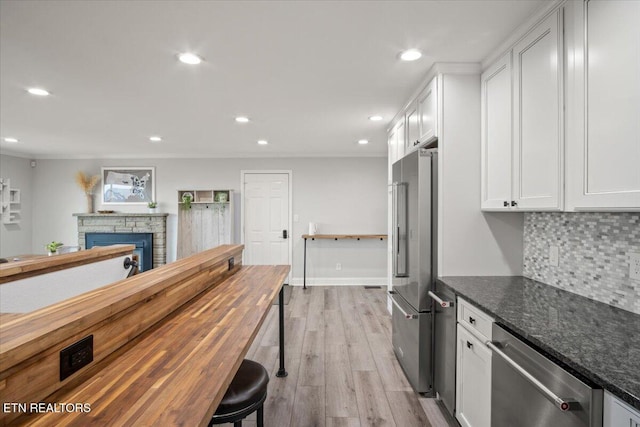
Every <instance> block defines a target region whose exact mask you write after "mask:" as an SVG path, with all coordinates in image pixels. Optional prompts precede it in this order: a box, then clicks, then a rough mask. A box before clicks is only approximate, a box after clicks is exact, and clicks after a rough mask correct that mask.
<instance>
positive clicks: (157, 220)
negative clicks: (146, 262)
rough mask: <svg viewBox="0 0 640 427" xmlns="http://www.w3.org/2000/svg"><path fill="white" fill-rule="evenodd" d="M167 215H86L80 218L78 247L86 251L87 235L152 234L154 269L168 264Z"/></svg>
mask: <svg viewBox="0 0 640 427" xmlns="http://www.w3.org/2000/svg"><path fill="white" fill-rule="evenodd" d="M168 215H169V214H166V213H153V214H152V213H112V214H98V213H95V214H84V213H78V214H73V216H75V217H77V218H78V245H80V247H81V248H82V249H86V247H87V242H86V234H87V233H114V234H128V235H130V234H132V233H151V234H152V242H153V243H152V255H151V256H152V259H153V267H154V268H155V267H158V266H160V265H164V264H166V263H167V216H168Z"/></svg>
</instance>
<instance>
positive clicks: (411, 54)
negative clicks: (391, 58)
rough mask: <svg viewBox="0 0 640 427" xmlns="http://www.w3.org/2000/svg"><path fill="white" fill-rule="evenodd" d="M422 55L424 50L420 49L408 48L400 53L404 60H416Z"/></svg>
mask: <svg viewBox="0 0 640 427" xmlns="http://www.w3.org/2000/svg"><path fill="white" fill-rule="evenodd" d="M421 57H422V52H420V51H419V50H418V49H407V50H405V51H404V52H402V53H401V54H400V59H402V60H403V61H415V60H416V59H420V58H421Z"/></svg>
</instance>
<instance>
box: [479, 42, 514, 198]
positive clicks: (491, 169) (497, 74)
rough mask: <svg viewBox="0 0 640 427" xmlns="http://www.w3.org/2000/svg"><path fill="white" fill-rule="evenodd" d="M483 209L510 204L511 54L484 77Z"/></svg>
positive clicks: (485, 73)
mask: <svg viewBox="0 0 640 427" xmlns="http://www.w3.org/2000/svg"><path fill="white" fill-rule="evenodd" d="M481 81H482V94H481V97H482V177H481V181H482V209H507V208H508V207H509V206H510V205H511V159H512V156H511V124H512V120H511V52H508V53H507V54H506V55H504V56H503V57H502V58H500V59H499V60H498V61H496V62H495V63H494V64H493V65H492V66H490V67H489V68H488V69H487V70H486V71H485V72H484V73H483V74H482V77H481Z"/></svg>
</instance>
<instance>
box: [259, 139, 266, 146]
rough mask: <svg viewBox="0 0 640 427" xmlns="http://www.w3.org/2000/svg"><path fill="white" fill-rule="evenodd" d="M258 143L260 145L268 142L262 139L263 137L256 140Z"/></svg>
mask: <svg viewBox="0 0 640 427" xmlns="http://www.w3.org/2000/svg"><path fill="white" fill-rule="evenodd" d="M258 144H260V145H267V144H268V142H267V141H266V140H264V139H261V140H259V141H258Z"/></svg>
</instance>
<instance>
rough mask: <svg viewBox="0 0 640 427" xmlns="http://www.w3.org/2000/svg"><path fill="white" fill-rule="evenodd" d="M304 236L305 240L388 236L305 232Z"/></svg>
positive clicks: (383, 237) (382, 235)
mask: <svg viewBox="0 0 640 427" xmlns="http://www.w3.org/2000/svg"><path fill="white" fill-rule="evenodd" d="M302 238H303V239H304V240H307V239H311V240H315V239H329V240H340V239H355V240H360V239H380V240H384V239H386V238H387V235H386V234H303V235H302Z"/></svg>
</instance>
